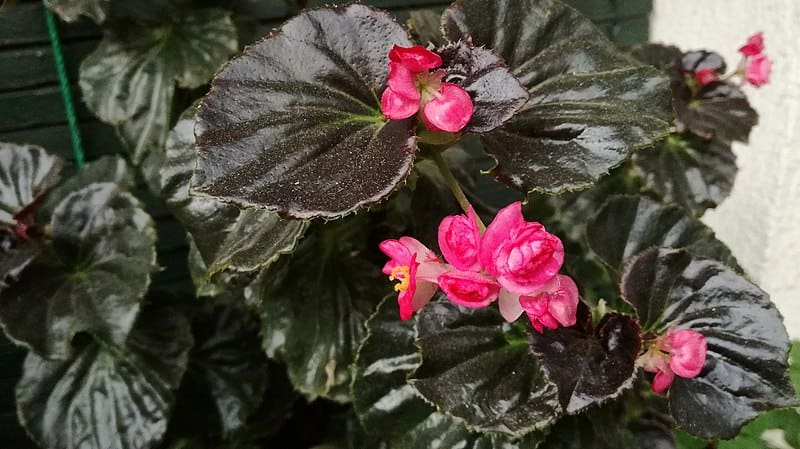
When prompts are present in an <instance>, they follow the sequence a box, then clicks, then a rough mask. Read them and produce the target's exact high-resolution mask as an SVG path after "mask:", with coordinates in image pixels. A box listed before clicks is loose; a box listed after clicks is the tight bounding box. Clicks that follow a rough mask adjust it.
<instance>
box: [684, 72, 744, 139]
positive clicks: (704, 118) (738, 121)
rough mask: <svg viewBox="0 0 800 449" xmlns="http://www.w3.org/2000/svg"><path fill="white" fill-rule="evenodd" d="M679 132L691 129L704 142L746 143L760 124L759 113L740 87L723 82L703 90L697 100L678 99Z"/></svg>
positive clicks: (692, 98) (698, 93)
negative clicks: (715, 139)
mask: <svg viewBox="0 0 800 449" xmlns="http://www.w3.org/2000/svg"><path fill="white" fill-rule="evenodd" d="M675 108H676V111H677V112H678V119H679V121H678V123H679V127H678V129H679V130H683V129H688V130H689V131H691V132H693V133H695V134H697V135H698V136H700V137H703V138H705V139H710V138H711V137H717V138H719V139H724V140H739V141H742V142H747V139H748V137H749V136H750V130H751V129H752V128H753V127H754V126H755V125H756V124H757V123H758V113H757V112H756V111H755V110H754V109H753V108H752V107H751V106H750V103H749V102H748V101H747V96H746V95H745V93H744V92H742V90H741V89H739V88H738V87H736V86H734V85H732V84H729V83H726V82H721V81H715V82H712V83H708V84H706V85H705V86H703V87H702V88H701V89H700V90H699V91H698V92H697V94H696V96H695V97H687V95H686V94H683V95H682V96H680V97H678V99H677V103H676V105H675Z"/></svg>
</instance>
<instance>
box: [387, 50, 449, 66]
mask: <svg viewBox="0 0 800 449" xmlns="http://www.w3.org/2000/svg"><path fill="white" fill-rule="evenodd" d="M389 60H390V61H392V62H397V63H400V64H403V65H404V66H405V67H406V68H408V69H409V70H411V71H413V72H415V73H420V72H424V71H425V70H428V69H435V68H437V67H439V66H441V65H442V57H441V56H439V55H438V54H436V53H434V52H432V51H430V50H428V49H427V48H425V47H423V46H422V45H415V46H413V47H401V46H399V45H395V46H394V47H392V49H391V50H390V51H389Z"/></svg>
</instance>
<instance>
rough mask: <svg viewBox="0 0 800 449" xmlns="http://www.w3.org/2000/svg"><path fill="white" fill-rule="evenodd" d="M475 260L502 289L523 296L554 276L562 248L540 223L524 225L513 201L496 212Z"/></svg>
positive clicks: (517, 203) (562, 252)
mask: <svg viewBox="0 0 800 449" xmlns="http://www.w3.org/2000/svg"><path fill="white" fill-rule="evenodd" d="M479 258H480V262H481V266H483V268H484V269H485V270H486V271H488V272H489V274H491V275H493V276H495V277H496V278H497V281H498V282H499V283H500V285H501V286H502V287H503V288H505V289H507V290H509V291H510V292H512V293H519V294H521V295H526V294H529V293H531V292H533V291H536V290H537V289H539V288H540V287H542V286H543V285H545V284H547V283H548V282H550V281H551V280H552V279H553V277H555V276H556V274H558V270H560V269H561V264H562V263H563V262H564V246H563V244H562V243H561V240H560V239H559V238H558V237H556V236H555V235H553V234H550V233H549V232H547V231H546V230H545V229H544V226H542V225H541V224H540V223H536V222H527V221H525V218H524V217H523V216H522V204H521V203H520V202H519V201H517V202H515V203H512V204H510V205H508V206H506V207H505V208H503V209H502V210H500V212H498V213H497V216H496V217H495V218H494V220H493V221H492V223H491V224H490V225H489V226H488V227H487V228H486V233H485V234H484V235H483V239H482V241H481V248H480V255H479Z"/></svg>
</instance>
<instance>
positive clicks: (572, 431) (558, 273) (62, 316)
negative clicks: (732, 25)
mask: <svg viewBox="0 0 800 449" xmlns="http://www.w3.org/2000/svg"><path fill="white" fill-rule="evenodd" d="M206 3H209V4H210V3H214V2H205V3H204V2H169V1H153V2H152V5H151V6H152V8H150V9H147V8H144V9H147V11H144V9H143V10H142V11H138V10H136V11H128V10H126V9H125V8H122V7H121V6H120V4H119V3H118V2H117V0H102V1H101V0H86V1H82V2H73V1H62V0H47V1H46V4H47V5H48V6H49V7H50V8H52V9H53V10H54V11H55V12H56V13H58V14H59V15H60V16H61V17H62V18H63V19H64V20H66V21H72V20H75V19H76V18H77V17H78V16H87V17H90V18H92V19H93V20H95V21H96V22H98V23H100V24H103V26H105V27H107V28H106V30H107V31H106V33H105V35H104V37H103V40H102V42H101V43H100V45H99V47H98V48H97V49H96V50H95V52H94V53H92V54H91V55H89V56H88V57H87V58H86V59H85V60H84V61H83V63H82V65H81V70H80V83H79V86H80V90H81V94H82V98H83V101H84V102H85V103H86V105H87V106H88V107H89V109H90V110H91V111H92V112H93V113H95V114H96V115H97V116H98V117H99V118H100V119H102V120H103V121H105V122H107V123H109V124H111V125H113V126H115V127H116V128H117V131H118V133H119V135H120V137H121V140H122V142H123V144H124V145H125V147H126V151H124V152H123V154H122V155H121V156H118V157H117V156H115V157H107V158H101V159H98V160H95V161H92V162H90V163H88V164H87V165H85V166H83V167H80V169H79V170H78V171H77V172H71V173H72V176H66V175H65V176H61V173H62V172H64V173H67V172H66V171H65V165H66V164H65V161H63V160H62V159H61V158H59V157H57V156H55V155H53V154H51V153H48V152H47V151H46V150H45V149H42V148H39V147H37V146H34V145H23V144H12V143H2V144H0V188H1V189H2V194H0V241H1V242H2V253H0V256H2V257H1V258H0V324H1V325H2V328H3V331H4V334H5V336H6V337H7V338H8V340H9V341H11V342H13V343H14V344H15V345H18V346H20V347H22V348H24V350H25V351H27V356H26V357H25V360H24V363H23V364H22V367H21V374H20V375H19V379H18V381H17V383H16V388H15V404H16V405H15V407H16V410H17V414H18V417H19V423H20V425H22V426H23V427H24V428H25V430H26V431H27V434H28V435H29V437H30V440H31V441H32V442H34V443H35V444H37V445H39V446H41V447H45V448H78V447H80V448H90V449H93V448H98V449H111V448H125V449H134V448H156V447H162V448H174V449H178V448H230V449H234V448H256V447H265V448H266V447H270V448H272V447H280V448H316V449H329V448H341V449H372V448H375V449H378V448H381V449H416V448H420V449H421V448H426V449H427V448H437V449H455V448H464V449H535V448H541V449H566V448H583V449H601V448H638V447H641V448H679V447H690V446H687V445H691V444H695V443H697V444H701V445H706V446H703V447H717V446H715V445H716V444H718V443H717V442H718V441H722V440H726V439H730V438H734V437H736V436H737V434H739V432H740V430H741V429H742V428H743V426H745V425H747V424H748V423H749V422H751V421H753V420H754V419H756V418H757V417H758V416H759V415H761V414H762V413H764V412H767V411H770V410H774V409H780V410H779V411H778V412H777V413H794V415H791V414H790V415H782V416H784V418H785V419H786V420H787V422H790V423H800V415H798V414H797V413H796V412H795V411H794V409H791V408H789V407H793V406H797V405H798V400H797V396H796V392H795V387H793V384H792V379H791V378H790V375H789V365H790V362H789V349H790V341H789V337H788V335H787V332H786V330H785V328H784V326H783V324H782V317H781V314H780V313H779V312H778V310H777V309H776V308H775V306H774V304H773V303H772V302H771V301H770V299H769V295H768V294H767V293H766V292H764V291H763V290H762V289H760V288H759V287H758V286H757V285H755V284H754V283H753V282H752V281H751V280H750V279H749V278H748V277H747V274H746V273H745V272H744V270H743V269H742V267H741V266H740V265H739V264H738V263H737V261H736V259H735V257H734V255H733V254H732V253H731V251H730V250H729V249H728V248H727V247H726V246H725V244H723V243H722V242H721V241H719V240H717V239H716V238H715V236H714V233H713V232H712V231H711V230H710V229H709V228H708V227H707V226H706V225H704V224H703V223H702V222H701V221H700V219H699V217H700V216H701V215H702V214H703V212H704V211H706V210H707V209H709V208H713V207H716V206H717V205H718V204H720V203H721V202H722V201H723V200H724V199H725V197H726V196H727V195H728V193H729V192H730V190H731V187H732V185H733V182H734V177H735V174H736V163H735V157H734V155H733V153H732V151H731V144H732V142H733V141H736V140H738V141H746V140H747V138H748V136H749V134H750V131H751V129H752V127H753V126H755V125H756V123H757V118H758V115H757V113H756V111H755V110H754V109H753V108H752V107H751V106H750V104H749V103H748V101H747V94H746V92H747V90H746V89H750V88H751V87H761V88H769V87H764V86H765V85H766V84H767V83H768V81H769V78H770V73H771V67H772V61H771V59H769V58H768V57H767V56H766V54H765V43H764V39H765V37H764V35H763V34H761V33H758V34H755V35H753V36H752V37H750V38H749V39H748V40H747V41H746V42H745V44H744V45H743V46H742V47H741V48H740V49H739V51H740V53H741V55H742V60H741V62H740V64H739V65H738V66H737V67H736V69H734V70H733V71H732V72H730V73H726V64H725V61H724V60H723V59H722V57H721V56H719V55H718V54H716V53H713V52H710V51H706V50H697V51H689V52H683V51H681V50H679V49H677V48H675V47H669V46H663V45H658V44H644V45H641V46H637V47H635V48H633V49H630V51H623V50H620V49H618V48H617V47H616V46H615V45H613V44H612V43H611V42H610V41H608V40H607V39H606V37H605V36H604V35H603V34H602V32H601V31H600V30H598V28H596V27H595V25H594V24H592V22H590V21H589V20H588V19H587V18H585V17H584V16H583V15H581V14H580V13H579V12H578V11H576V10H575V9H573V8H572V7H570V6H567V5H566V4H564V3H561V2H560V1H559V0H456V1H455V2H454V3H452V4H451V5H450V6H448V7H447V8H446V9H445V10H444V12H443V14H442V15H441V16H438V15H437V16H436V17H435V18H434V19H432V18H431V14H432V13H431V12H430V11H428V12H416V13H414V14H411V15H410V17H411V19H410V20H409V22H408V23H400V22H398V21H397V20H396V19H395V18H394V17H392V16H391V15H390V14H389V13H387V12H385V11H382V10H379V9H377V8H375V7H372V6H369V5H367V4H361V3H352V4H342V5H334V6H322V7H315V8H309V9H305V10H303V11H301V12H299V13H298V14H297V15H296V16H295V17H293V18H291V19H289V20H288V21H286V22H285V23H283V24H282V25H280V27H278V28H276V29H274V30H273V31H271V32H270V33H268V34H267V35H266V36H263V37H261V38H260V39H258V40H256V41H255V42H253V43H250V44H249V45H248V46H246V47H244V48H243V49H242V50H239V45H238V42H237V28H236V23H238V22H237V21H238V20H239V19H238V18H237V17H236V16H234V15H232V13H231V11H229V10H225V9H224V8H223V9H220V8H216V9H215V8H208V6H209V4H206ZM215 5H216V4H215ZM216 6H220V5H216ZM222 6H225V5H222ZM145 12H146V14H145ZM234 19H236V20H234ZM430 23H439V24H441V26H440V27H431V26H428V25H429V24H430ZM234 53H237V54H236V55H235V56H234V55H233V54H234ZM214 73H215V74H214ZM212 75H213V76H212ZM748 85H750V86H748ZM62 178H63V179H62ZM137 180H138V181H139V184H146V185H147V187H148V188H149V189H151V190H152V192H153V193H155V194H156V195H158V196H159V197H160V198H161V199H163V202H164V204H165V205H166V207H167V208H168V210H169V211H170V212H171V213H172V214H173V215H174V217H176V219H177V220H178V221H179V222H180V223H181V224H182V226H183V228H182V231H181V232H182V233H185V235H186V240H187V242H188V244H189V248H190V249H189V254H188V258H187V260H186V261H185V263H186V264H188V267H189V271H190V272H191V275H192V279H191V282H192V284H191V286H192V287H191V291H189V292H185V291H179V292H176V291H165V290H163V289H160V288H158V286H157V285H156V286H154V285H151V278H152V276H153V275H154V273H156V272H157V271H158V269H159V268H158V267H159V265H158V264H159V261H160V259H157V252H156V248H157V246H156V239H157V238H158V237H161V236H159V235H157V232H156V229H155V227H154V222H153V219H152V218H151V216H150V215H149V214H148V212H146V211H145V206H144V205H143V203H142V201H140V200H139V199H137V198H136V196H135V195H134V194H133V193H131V192H134V191H135V188H136V185H137ZM162 238H163V237H162ZM9 346H10V345H9ZM0 356H2V355H1V354H0ZM795 381H796V379H795ZM773 413H776V412H773ZM786 416H788V417H786ZM756 424H758V422H756ZM22 444H32V443H31V442H30V441H28V442H25V443H22V442H20V445H22ZM721 444H725V443H721ZM20 447H22V446H20Z"/></svg>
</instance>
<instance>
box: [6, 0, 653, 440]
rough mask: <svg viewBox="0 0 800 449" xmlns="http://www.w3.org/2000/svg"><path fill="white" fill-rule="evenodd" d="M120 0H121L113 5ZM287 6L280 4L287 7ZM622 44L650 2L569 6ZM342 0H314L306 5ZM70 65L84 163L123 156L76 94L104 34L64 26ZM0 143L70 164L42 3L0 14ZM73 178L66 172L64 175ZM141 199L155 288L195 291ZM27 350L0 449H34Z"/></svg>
mask: <svg viewBox="0 0 800 449" xmlns="http://www.w3.org/2000/svg"><path fill="white" fill-rule="evenodd" d="M114 1H118V0H114ZM282 1H283V3H282ZM567 2H568V3H570V4H572V5H573V6H575V7H576V8H578V9H579V10H581V11H582V12H583V13H584V14H586V15H587V16H589V17H590V18H591V19H592V20H593V21H594V22H595V23H597V25H598V26H599V27H600V28H601V29H602V30H603V31H604V32H605V33H606V34H607V35H608V36H609V37H610V38H611V39H612V40H613V41H614V42H616V43H617V44H618V45H620V46H621V47H628V46H630V45H633V44H635V43H638V42H642V41H645V40H647V37H648V17H649V13H650V10H651V0H567ZM329 3H344V2H343V1H334V2H331V1H330V0H310V1H309V2H308V5H309V6H319V5H322V4H329ZM364 3H368V4H371V5H375V6H378V7H381V8H386V9H390V10H391V11H392V12H393V13H395V14H396V15H397V16H398V19H401V20H403V19H404V18H405V17H407V14H408V11H410V10H413V9H418V8H428V9H433V10H437V11H441V10H443V9H444V8H445V6H447V4H448V3H449V2H447V1H442V0H365V1H364ZM230 4H231V5H232V8H233V9H234V10H235V11H236V12H237V13H238V16H239V17H240V18H241V19H240V20H239V25H240V26H239V28H240V42H241V43H243V44H244V43H247V42H251V41H253V40H255V38H256V37H258V36H261V35H264V34H266V33H267V32H269V30H271V29H272V28H274V27H277V26H278V25H280V23H281V22H282V21H283V20H284V19H285V18H287V17H289V16H291V15H293V14H295V13H296V12H297V10H296V8H295V7H294V6H293V5H292V3H291V2H288V1H285V0H232V1H230ZM59 33H60V35H61V39H62V45H63V50H64V57H65V60H66V67H67V71H68V74H69V78H70V80H71V83H72V86H73V92H74V93H75V96H76V100H77V101H76V106H77V114H78V119H79V123H80V130H81V133H82V137H83V142H84V149H85V152H86V158H87V160H93V159H96V158H97V157H99V156H102V155H105V154H113V153H118V152H121V151H123V150H122V148H123V147H122V144H121V143H120V141H119V140H118V138H117V136H116V134H115V131H114V129H113V127H111V126H109V125H106V124H103V123H101V122H99V121H98V120H96V119H95V118H94V117H93V116H92V115H91V113H90V112H89V111H88V110H87V109H86V107H85V106H84V105H83V103H82V102H81V101H80V91H79V90H78V88H77V79H78V67H79V65H80V62H81V61H82V60H83V58H84V57H86V56H87V55H88V54H89V53H90V52H91V51H92V50H93V49H94V48H95V47H96V46H97V43H98V41H99V39H100V37H101V35H102V32H101V30H100V29H99V28H98V27H97V26H95V25H93V24H92V23H90V22H89V21H83V22H79V23H76V24H70V25H65V24H60V26H59ZM0 141H4V142H16V143H30V144H36V145H40V146H42V147H44V148H46V149H47V150H49V151H52V152H55V153H57V154H59V155H60V156H61V157H63V158H64V159H66V160H68V161H73V160H74V157H73V155H72V149H71V141H70V135H69V129H68V127H67V121H66V116H65V114H64V108H63V104H62V100H61V96H60V92H59V87H58V78H57V75H56V69H55V65H54V63H53V55H52V50H51V48H50V42H49V39H48V34H47V29H46V25H45V20H44V13H43V9H42V4H41V2H38V1H27V2H26V1H23V2H20V3H17V4H16V5H15V6H13V7H11V8H8V9H6V10H3V11H0ZM65 175H68V172H67V173H65ZM137 195H138V196H139V197H140V198H141V199H142V200H143V201H144V203H145V204H146V207H147V209H148V212H149V213H150V214H151V215H152V216H153V217H154V218H155V220H156V222H157V230H158V261H159V264H160V265H161V266H162V267H164V270H163V271H162V272H160V273H159V274H158V275H157V276H156V279H155V280H154V285H155V286H157V287H160V288H163V289H166V290H171V291H173V292H176V293H178V294H180V293H182V292H187V291H190V290H191V285H190V284H189V282H188V272H187V267H186V251H187V250H186V242H185V239H184V232H183V229H182V227H181V225H180V224H179V223H178V222H176V221H175V220H174V219H172V218H171V216H170V215H169V214H168V212H167V210H166V208H165V207H164V204H163V202H161V201H160V200H159V199H158V198H156V197H154V196H153V195H152V194H150V193H149V192H148V191H147V190H146V189H145V188H143V187H142V188H140V189H139V190H138V192H137ZM23 357H24V351H22V350H21V349H19V348H16V347H15V346H13V345H12V344H11V343H9V342H8V341H7V340H5V338H3V336H2V335H1V334H0V365H2V366H0V447H2V448H6V447H9V448H17V447H29V446H31V443H30V442H28V441H27V439H26V438H25V436H24V433H23V431H22V429H20V428H19V426H18V425H17V423H16V421H17V418H16V414H15V411H14V394H13V391H14V384H15V383H16V380H17V378H18V376H19V368H20V366H21V363H22V359H23Z"/></svg>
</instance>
